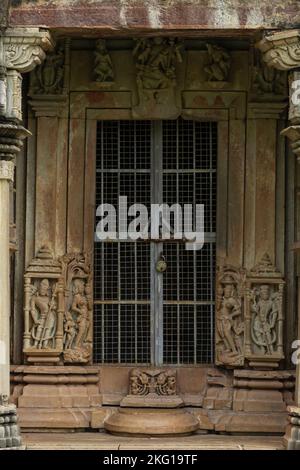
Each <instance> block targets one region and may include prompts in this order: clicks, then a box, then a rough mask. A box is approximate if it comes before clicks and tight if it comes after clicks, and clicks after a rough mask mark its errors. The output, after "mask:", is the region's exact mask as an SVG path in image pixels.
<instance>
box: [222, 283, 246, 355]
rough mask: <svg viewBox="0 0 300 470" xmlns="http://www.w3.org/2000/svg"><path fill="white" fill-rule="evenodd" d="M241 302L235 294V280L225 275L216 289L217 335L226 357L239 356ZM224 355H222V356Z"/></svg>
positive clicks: (240, 346) (242, 329)
mask: <svg viewBox="0 0 300 470" xmlns="http://www.w3.org/2000/svg"><path fill="white" fill-rule="evenodd" d="M241 314H242V311H241V301H240V299H239V298H238V296H237V293H236V286H235V280H234V279H233V277H232V276H230V275H226V276H225V277H224V279H223V280H222V282H221V285H220V286H219V289H218V299H217V333H218V336H219V342H220V341H221V342H222V343H223V346H224V353H225V355H226V356H227V357H234V356H241V355H242V354H243V351H242V338H241V334H242V333H243V331H244V324H243V322H242V321H241ZM223 355H224V354H223Z"/></svg>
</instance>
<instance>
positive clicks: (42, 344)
mask: <svg viewBox="0 0 300 470" xmlns="http://www.w3.org/2000/svg"><path fill="white" fill-rule="evenodd" d="M24 312H25V333H24V352H25V354H26V355H27V356H28V357H30V356H33V357H37V356H41V355H42V356H43V357H46V356H47V354H49V356H58V357H60V356H61V354H63V357H64V362H88V360H89V359H90V355H91V350H92V333H91V329H92V300H91V279H90V265H89V262H88V260H87V259H86V257H85V255H81V254H68V255H65V256H64V257H62V258H60V259H59V260H54V259H53V257H52V254H51V252H50V251H49V250H48V249H47V248H46V247H43V248H42V249H41V250H40V251H39V253H38V254H37V257H36V258H35V259H34V260H33V261H32V263H31V265H30V266H29V268H28V270H27V272H26V274H25V308H24Z"/></svg>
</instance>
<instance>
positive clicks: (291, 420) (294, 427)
mask: <svg viewBox="0 0 300 470" xmlns="http://www.w3.org/2000/svg"><path fill="white" fill-rule="evenodd" d="M287 411H288V425H287V428H286V431H285V436H284V438H283V443H284V445H285V447H286V448H287V450H300V408H298V407H296V406H288V409H287Z"/></svg>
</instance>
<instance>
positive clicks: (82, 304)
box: [71, 279, 90, 348]
mask: <svg viewBox="0 0 300 470" xmlns="http://www.w3.org/2000/svg"><path fill="white" fill-rule="evenodd" d="M71 311H72V312H73V313H74V314H75V316H76V325H77V334H76V338H75V341H74V346H75V348H80V347H82V346H83V343H84V341H85V340H86V337H87V334H88V331H89V327H90V317H89V305H88V299H87V296H86V289H85V282H84V280H83V279H75V280H74V297H73V302H72V306H71Z"/></svg>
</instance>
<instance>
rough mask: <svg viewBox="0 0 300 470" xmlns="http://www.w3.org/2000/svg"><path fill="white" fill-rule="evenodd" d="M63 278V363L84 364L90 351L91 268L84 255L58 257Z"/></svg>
mask: <svg viewBox="0 0 300 470" xmlns="http://www.w3.org/2000/svg"><path fill="white" fill-rule="evenodd" d="M61 261H62V264H63V271H64V279H65V315H64V362H66V363H73V362H77V363H86V362H88V361H89V360H90V359H91V353H92V311H93V303H92V287H91V267H90V262H89V259H88V257H87V255H82V254H78V253H75V254H67V255H66V256H64V257H63V258H62V259H61Z"/></svg>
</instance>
